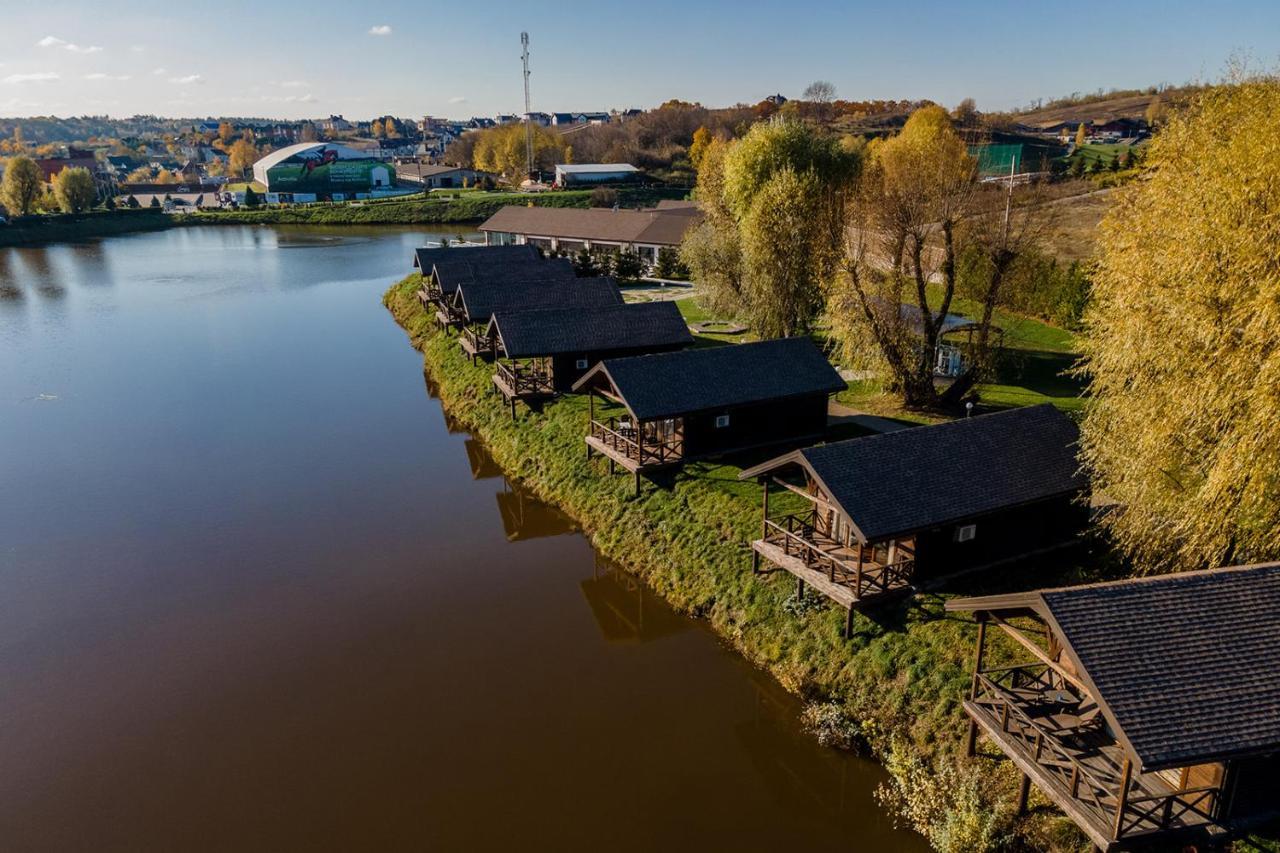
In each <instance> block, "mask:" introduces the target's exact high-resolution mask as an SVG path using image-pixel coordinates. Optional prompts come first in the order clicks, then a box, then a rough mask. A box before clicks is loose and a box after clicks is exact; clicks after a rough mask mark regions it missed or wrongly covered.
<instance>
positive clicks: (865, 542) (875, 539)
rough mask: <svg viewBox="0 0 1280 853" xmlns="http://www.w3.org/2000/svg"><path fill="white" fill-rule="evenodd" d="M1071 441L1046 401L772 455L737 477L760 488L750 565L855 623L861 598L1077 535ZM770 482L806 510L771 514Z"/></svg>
mask: <svg viewBox="0 0 1280 853" xmlns="http://www.w3.org/2000/svg"><path fill="white" fill-rule="evenodd" d="M1078 440H1079V430H1078V429H1077V427H1076V425H1075V423H1074V422H1073V421H1072V420H1071V419H1070V418H1068V417H1067V416H1066V415H1064V414H1062V413H1061V412H1059V411H1058V410H1057V409H1055V408H1054V407H1053V406H1049V405H1045V406H1032V407H1028V408H1024V409H1011V410H1009V411H1005V412H998V413H995V414H990V415H980V416H978V417H972V418H965V419H963V420H957V421H951V422H949V423H943V424H937V425H935V426H924V427H915V428H912V429H906V430H901V431H898V432H889V433H884V434H882V435H873V436H867V437H865V438H854V439H849V440H848V441H840V442H835V443H833V444H826V445H821V446H819V447H809V448H805V449H803V450H797V451H795V452H793V453H788V454H786V455H784V456H779V457H778V458H776V459H772V460H770V461H768V462H765V463H763V464H761V465H757V466H755V467H754V468H749V469H747V470H746V471H743V472H742V474H741V475H740V476H741V478H742V479H744V480H745V479H750V478H756V479H757V480H759V482H760V483H761V484H762V485H763V486H764V513H763V516H764V521H763V527H762V530H761V534H760V538H759V539H757V540H756V541H754V542H752V543H751V547H752V549H753V551H754V554H753V559H754V564H755V568H756V569H757V570H759V567H760V561H761V559H764V560H766V561H768V562H769V563H770V564H772V565H773V566H776V567H778V568H780V569H784V570H786V571H788V572H790V573H791V574H793V575H795V577H796V578H797V585H798V589H799V590H800V591H801V592H803V590H804V589H805V587H806V586H811V587H813V588H814V589H817V590H818V591H820V592H822V593H823V594H825V595H826V596H827V597H828V598H830V599H832V600H833V601H835V602H837V603H839V604H841V605H843V606H844V607H847V608H849V612H850V622H851V621H852V613H853V610H854V609H855V608H857V607H859V606H861V605H863V604H865V603H866V602H867V601H868V600H874V599H876V598H879V597H882V596H885V595H889V594H894V593H902V592H908V591H910V590H911V589H912V588H913V586H915V585H916V584H919V583H927V582H930V581H936V580H937V579H938V578H941V577H944V576H946V575H951V574H955V573H957V572H961V571H966V570H973V569H977V568H981V567H987V566H992V565H995V564H998V563H1006V562H1009V561H1012V560H1016V559H1019V558H1021V557H1026V556H1029V555H1031V554H1036V553H1041V552H1043V551H1046V550H1048V549H1050V548H1054V547H1058V546H1061V545H1063V544H1066V543H1070V542H1074V541H1076V538H1077V536H1078V535H1079V533H1080V531H1081V529H1082V528H1083V527H1084V525H1085V523H1086V521H1087V513H1088V508H1087V507H1086V506H1085V505H1084V503H1083V501H1081V500H1080V498H1081V496H1082V495H1083V493H1084V490H1085V489H1086V487H1087V481H1086V479H1085V477H1084V476H1083V475H1082V474H1081V473H1080V471H1079V463H1078V462H1077V461H1076V443H1077V441H1078ZM771 487H772V488H774V489H780V490H786V491H788V492H790V493H794V494H798V495H800V496H801V497H803V498H804V501H805V502H806V503H807V504H808V507H807V508H806V509H805V510H803V511H801V512H793V513H779V512H776V511H775V512H772V513H771V512H770V507H769V493H770V489H771ZM847 624H848V623H847Z"/></svg>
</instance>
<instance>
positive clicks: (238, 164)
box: [227, 139, 258, 175]
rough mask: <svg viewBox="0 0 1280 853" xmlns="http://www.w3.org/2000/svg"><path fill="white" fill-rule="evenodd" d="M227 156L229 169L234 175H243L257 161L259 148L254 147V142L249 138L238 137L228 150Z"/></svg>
mask: <svg viewBox="0 0 1280 853" xmlns="http://www.w3.org/2000/svg"><path fill="white" fill-rule="evenodd" d="M227 157H228V158H229V159H228V163H227V170H228V171H230V172H231V174H233V175H243V174H244V173H245V172H246V171H248V169H249V168H250V167H251V166H252V165H253V164H254V163H255V162H257V159H258V149H257V148H254V147H253V143H252V142H249V141H248V140H247V139H237V140H236V141H235V143H233V144H232V146H231V149H230V150H229V151H228V152H227Z"/></svg>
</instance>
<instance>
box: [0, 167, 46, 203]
mask: <svg viewBox="0 0 1280 853" xmlns="http://www.w3.org/2000/svg"><path fill="white" fill-rule="evenodd" d="M42 183H43V176H42V175H41V173H40V167H39V166H37V165H36V161H35V160H32V159H31V158H30V157H14V158H13V159H12V160H10V161H9V165H8V167H7V168H6V169H5V172H4V180H3V183H0V202H3V203H4V206H5V209H6V210H8V211H9V215H10V216H26V215H27V214H28V213H30V212H31V211H32V210H34V209H35V206H36V201H37V200H38V199H39V198H40V190H41V184H42Z"/></svg>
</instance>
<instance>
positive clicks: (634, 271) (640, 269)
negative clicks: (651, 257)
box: [613, 250, 644, 281]
mask: <svg viewBox="0 0 1280 853" xmlns="http://www.w3.org/2000/svg"><path fill="white" fill-rule="evenodd" d="M613 274H614V275H616V276H617V277H618V278H620V279H623V280H624V281H635V280H636V279H638V278H640V276H641V275H643V274H644V261H643V260H641V259H640V255H639V253H637V252H628V251H626V250H623V251H621V252H619V253H618V257H616V258H615V259H614V261H613Z"/></svg>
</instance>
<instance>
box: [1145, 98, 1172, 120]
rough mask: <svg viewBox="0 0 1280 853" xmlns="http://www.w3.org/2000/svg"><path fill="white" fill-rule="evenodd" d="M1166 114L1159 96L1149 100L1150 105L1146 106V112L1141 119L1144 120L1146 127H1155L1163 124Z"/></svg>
mask: <svg viewBox="0 0 1280 853" xmlns="http://www.w3.org/2000/svg"><path fill="white" fill-rule="evenodd" d="M1167 112H1168V111H1167V110H1166V109H1165V107H1164V102H1163V101H1161V100H1160V96H1159V95H1156V96H1155V97H1154V98H1152V99H1151V103H1149V104H1147V110H1146V112H1145V113H1144V114H1143V117H1144V118H1145V119H1146V121H1147V126H1148V127H1157V126H1158V125H1161V124H1164V120H1165V116H1166V114H1167Z"/></svg>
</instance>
